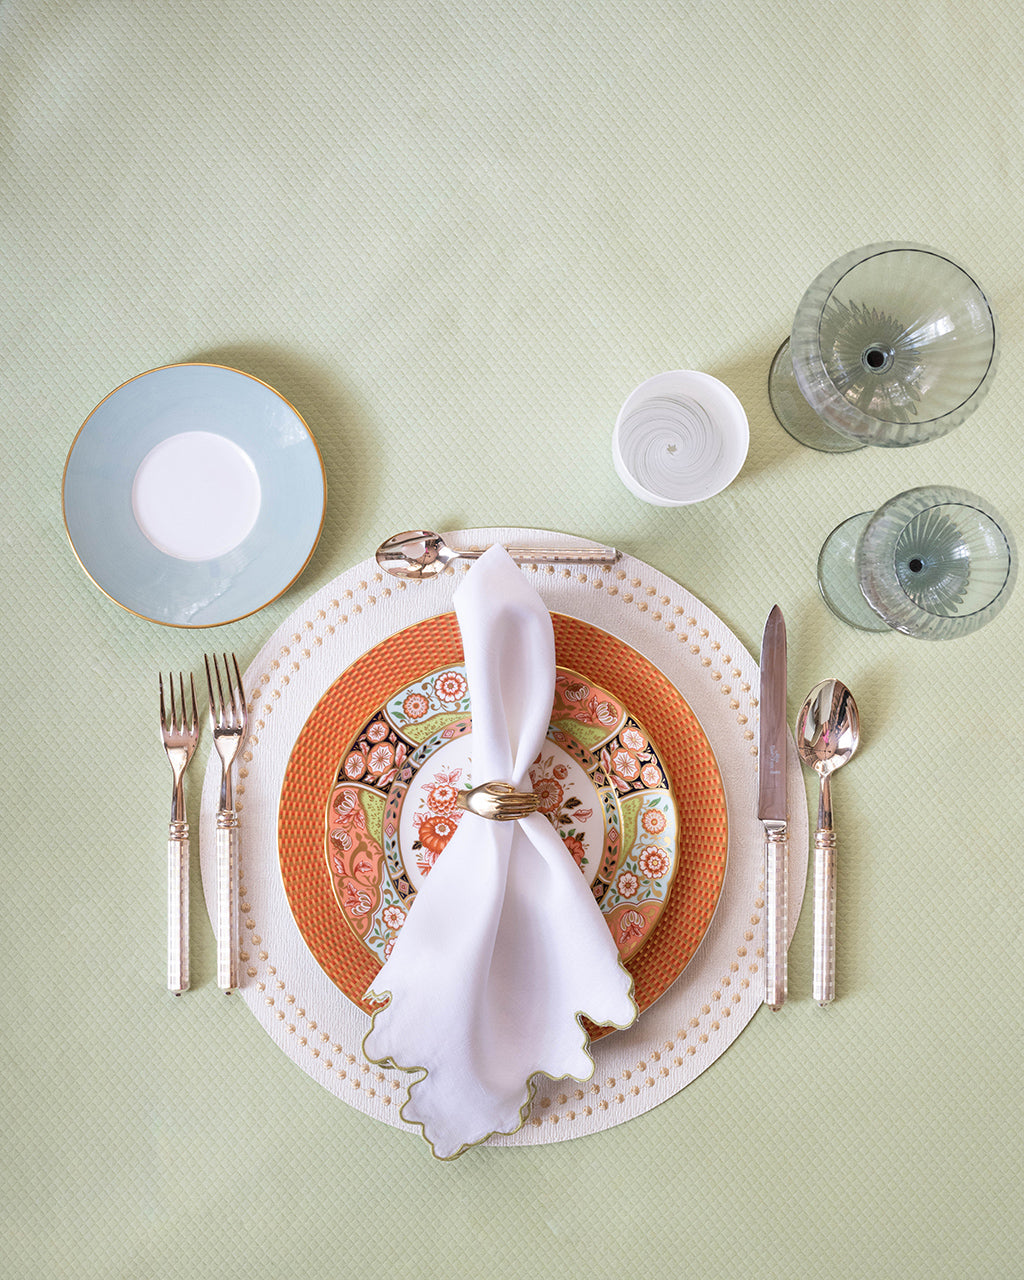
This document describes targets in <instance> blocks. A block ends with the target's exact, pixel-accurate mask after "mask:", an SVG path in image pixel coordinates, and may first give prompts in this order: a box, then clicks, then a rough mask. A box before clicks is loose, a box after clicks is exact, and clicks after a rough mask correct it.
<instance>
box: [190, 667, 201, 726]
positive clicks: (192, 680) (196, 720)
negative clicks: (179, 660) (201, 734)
mask: <svg viewBox="0 0 1024 1280" xmlns="http://www.w3.org/2000/svg"><path fill="white" fill-rule="evenodd" d="M188 683H189V686H190V688H191V689H192V718H191V720H190V721H189V726H188V729H189V733H195V731H196V725H198V723H199V713H198V711H197V710H196V681H195V676H193V674H192V672H191V671H190V672H189V673H188Z"/></svg>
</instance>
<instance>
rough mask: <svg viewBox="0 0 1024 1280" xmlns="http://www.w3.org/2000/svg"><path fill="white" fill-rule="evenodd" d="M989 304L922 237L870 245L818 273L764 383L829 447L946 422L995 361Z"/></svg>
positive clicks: (812, 440) (983, 386) (807, 434)
mask: <svg viewBox="0 0 1024 1280" xmlns="http://www.w3.org/2000/svg"><path fill="white" fill-rule="evenodd" d="M997 354H998V343H997V338H996V325H995V318H994V316H993V312H992V306H991V304H990V303H989V300H988V299H987V298H986V296H985V294H984V292H983V291H982V289H981V286H980V285H979V284H978V283H977V282H976V281H975V280H974V279H973V277H972V276H970V275H969V274H968V273H967V271H965V270H964V268H963V267H960V266H958V265H957V264H956V263H955V262H953V261H952V260H951V259H950V258H949V257H947V256H946V255H945V254H943V253H940V252H939V251H938V250H937V249H929V248H927V247H926V246H924V245H918V244H903V243H897V242H892V243H886V244H873V245H868V246H866V247H865V248H862V249H855V250H854V251H853V252H852V253H848V254H846V255H845V256H844V257H842V258H839V259H837V260H836V261H835V262H833V263H832V264H831V265H830V266H828V267H826V268H825V270H824V271H822V272H821V274H820V275H819V276H818V277H817V279H816V280H814V282H813V283H812V284H811V285H810V287H809V288H808V290H807V292H806V293H805V294H804V296H803V298H802V299H801V301H800V304H799V306H798V307H797V310H796V316H795V318H794V320H793V328H792V332H791V334H790V337H789V338H788V339H787V340H786V341H785V342H783V344H782V346H781V347H780V348H779V350H778V352H777V353H776V355H775V359H774V360H773V362H772V366H771V371H770V373H769V376H768V393H769V396H770V398H771V403H772V408H773V410H774V411H775V416H776V417H777V418H778V420H779V422H780V423H781V424H782V426H783V427H784V428H785V429H786V431H788V432H789V434H790V435H791V436H793V437H794V439H796V440H799V441H800V443H801V444H805V445H808V446H809V447H810V448H812V449H820V450H822V451H823V452H826V453H845V452H848V451H849V450H852V449H861V448H863V447H864V446H865V445H869V444H872V445H881V446H883V447H885V448H903V447H905V446H907V445H912V444H921V443H923V442H924V441H926V440H935V439H937V438H938V437H939V436H943V435H945V434H946V432H947V431H952V430H953V428H954V427H958V426H959V425H960V423H961V422H963V421H964V419H965V418H966V417H967V416H968V415H969V414H970V413H973V412H974V410H975V409H976V408H977V407H978V405H979V404H980V402H981V400H982V398H983V397H984V396H985V394H986V393H987V391H988V389H989V386H990V385H991V382H992V376H993V373H994V372H995V367H996V358H997Z"/></svg>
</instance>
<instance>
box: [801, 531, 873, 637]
mask: <svg viewBox="0 0 1024 1280" xmlns="http://www.w3.org/2000/svg"><path fill="white" fill-rule="evenodd" d="M873 515H874V512H873V511H862V512H861V513H860V515H857V516H850V518H849V520H844V521H843V523H842V524H841V525H838V526H837V527H836V528H835V529H833V530H832V532H831V533H830V534H829V535H828V537H827V538H826V539H825V541H824V543H823V544H822V548H821V552H820V553H819V555H818V587H819V588H820V590H821V594H822V598H823V599H824V601H825V603H826V604H827V605H828V607H829V608H830V609H831V610H832V612H833V613H834V614H835V615H836V617H837V618H839V619H841V620H842V621H843V622H846V623H848V624H849V625H850V626H851V627H857V628H858V629H859V630H861V631H888V630H890V628H889V625H888V623H886V622H883V620H882V619H881V618H880V617H879V616H878V614H877V613H875V611H874V609H872V608H871V606H870V605H869V604H868V602H867V601H866V600H865V599H864V596H863V594H862V593H861V589H860V584H859V582H858V580H857V568H856V563H857V561H856V556H857V543H858V542H859V541H860V535H861V534H862V533H863V532H864V530H865V528H867V524H868V521H869V520H870V519H871V517H872V516H873Z"/></svg>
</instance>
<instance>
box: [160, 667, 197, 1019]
mask: <svg viewBox="0 0 1024 1280" xmlns="http://www.w3.org/2000/svg"><path fill="white" fill-rule="evenodd" d="M188 682H189V685H190V687H191V690H192V710H191V713H189V710H188V705H187V703H186V701H185V677H184V675H183V674H182V673H181V672H179V673H178V692H179V701H180V706H179V705H178V703H177V702H176V701H175V697H174V676H173V675H170V676H168V680H167V683H168V687H169V694H170V697H169V701H170V711H168V708H167V704H166V702H165V699H164V678H163V674H161V676H160V737H161V739H162V741H163V744H164V750H165V751H166V752H167V759H168V760H169V761H170V762H171V770H172V771H173V774H174V789H173V791H172V792H171V822H170V826H169V827H168V831H167V989H168V991H173V992H174V994H175V995H176V996H180V995H181V993H182V992H183V991H187V990H188V983H189V974H188V960H189V956H188V869H189V835H188V815H187V812H186V810H185V785H184V777H185V769H186V768H187V767H188V762H189V761H190V760H191V759H192V756H193V753H194V752H195V749H196V743H197V742H198V741H199V716H198V714H197V712H196V686H195V682H194V680H193V679H192V676H191V675H189V678H188Z"/></svg>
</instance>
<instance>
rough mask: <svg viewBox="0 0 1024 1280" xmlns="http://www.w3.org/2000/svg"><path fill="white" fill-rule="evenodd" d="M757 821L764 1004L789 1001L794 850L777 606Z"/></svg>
mask: <svg viewBox="0 0 1024 1280" xmlns="http://www.w3.org/2000/svg"><path fill="white" fill-rule="evenodd" d="M758 705H759V708H760V722H759V726H758V750H757V758H758V796H757V816H758V819H759V820H760V822H761V823H762V825H763V826H764V859H765V862H764V889H765V905H766V921H765V955H764V960H765V984H764V999H765V1004H767V1005H768V1007H769V1008H771V1009H779V1008H781V1007H782V1005H783V1004H784V1003H785V1001H786V995H787V986H788V980H787V966H786V947H787V941H788V933H789V903H788V901H787V898H788V881H789V873H788V871H789V869H788V862H789V848H788V843H787V828H786V823H787V811H786V737H787V725H786V622H785V619H784V618H783V616H782V610H781V609H780V608H779V606H778V605H775V606H774V607H773V609H772V611H771V612H770V613H769V614H768V620H767V622H766V623H765V624H764V634H763V636H762V637H761V686H760V692H759V698H758Z"/></svg>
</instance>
